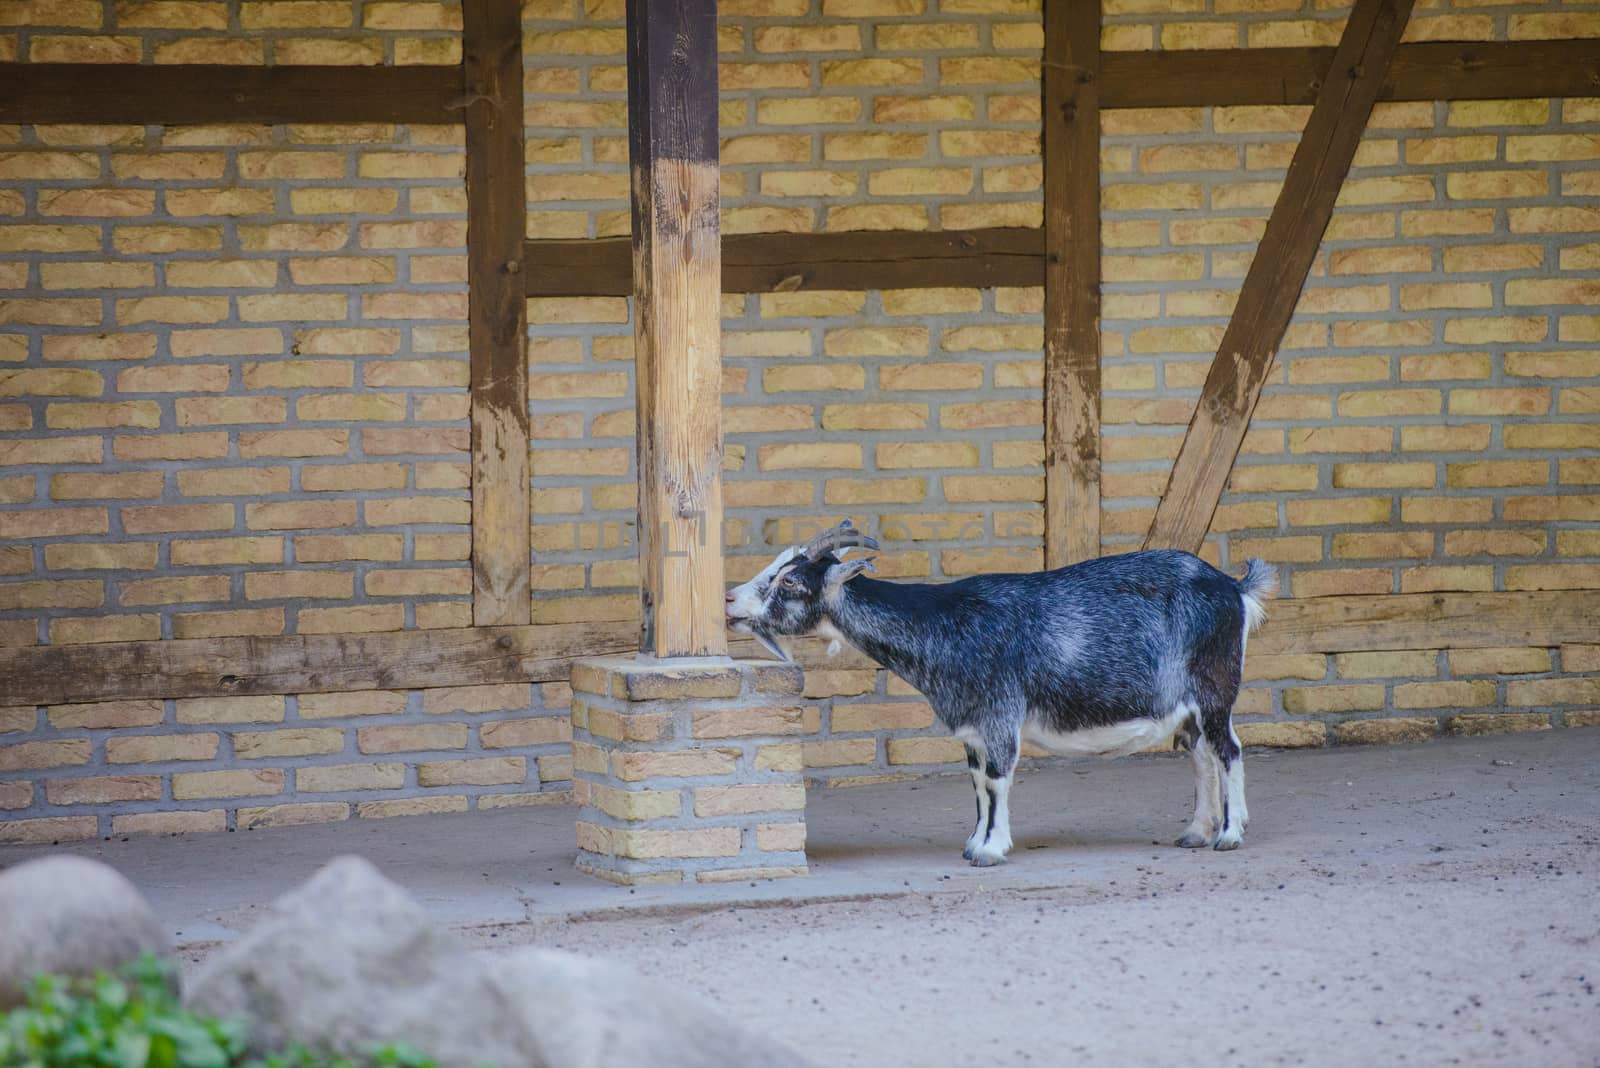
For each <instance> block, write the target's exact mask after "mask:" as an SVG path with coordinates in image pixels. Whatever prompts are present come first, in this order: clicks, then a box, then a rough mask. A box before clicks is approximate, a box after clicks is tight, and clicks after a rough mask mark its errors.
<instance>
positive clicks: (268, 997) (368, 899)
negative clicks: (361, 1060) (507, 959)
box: [184, 857, 546, 1068]
mask: <svg viewBox="0 0 1600 1068" xmlns="http://www.w3.org/2000/svg"><path fill="white" fill-rule="evenodd" d="M184 1000H185V1002H186V1003H187V1004H188V1006H189V1007H190V1008H192V1009H194V1010H196V1011H198V1012H204V1013H209V1014H211V1015H214V1016H222V1017H243V1018H245V1019H246V1020H248V1022H249V1024H250V1047H251V1052H252V1053H254V1054H258V1055H264V1054H267V1053H271V1052H274V1051H277V1050H281V1049H283V1048H284V1047H286V1046H289V1045H291V1044H293V1043H295V1042H300V1043H304V1044H305V1045H307V1046H310V1047H312V1048H314V1049H325V1050H329V1051H332V1052H335V1053H340V1054H344V1055H347V1056H356V1055H361V1054H364V1053H367V1052H369V1051H370V1050H371V1049H372V1048H373V1047H375V1046H379V1045H382V1044H385V1043H389V1042H395V1041H403V1042H406V1043H408V1044H409V1045H412V1046H415V1047H417V1048H418V1049H420V1050H422V1051H424V1052H425V1053H427V1054H429V1055H430V1056H431V1057H433V1058H434V1059H435V1060H436V1061H437V1062H438V1063H439V1064H440V1065H441V1066H443V1068H457V1066H459V1068H472V1066H476V1065H481V1064H491V1065H495V1066H496V1068H520V1066H529V1068H542V1066H544V1065H545V1064H546V1062H545V1061H544V1059H543V1058H542V1056H541V1055H540V1053H539V1050H538V1046H537V1044H536V1043H535V1041H534V1036H533V1034H532V1033H531V1032H530V1031H529V1029H528V1027H527V1025H526V1023H525V1022H524V1021H523V1020H522V1018H521V1017H520V1016H519V1014H518V1013H517V1012H516V1011H515V1006H513V1005H512V1004H510V1003H509V1002H508V1001H506V1000H505V998H504V996H503V995H502V994H501V992H500V991H499V990H498V989H497V988H496V987H495V985H494V984H493V983H491V982H490V981H489V977H488V974H487V972H486V970H485V969H484V968H482V967H481V966H480V965H479V964H478V961H477V960H476V959H475V958H474V957H473V956H472V954H471V953H469V952H468V951H467V950H466V948H465V947H463V946H462V945H461V944H460V943H458V942H457V941H456V940H455V939H454V938H452V937H450V935H449V934H448V933H445V932H441V931H438V930H436V929H435V928H434V927H433V925H432V924H431V923H430V922H429V920H428V917H427V915H426V914H425V913H424V912H423V911H422V908H421V906H419V905H418V904H417V903H416V902H415V901H413V900H412V899H411V897H410V896H409V895H408V894H406V892H405V891H404V890H402V889H400V887H398V886H396V885H395V884H394V883H391V882H390V881H389V880H387V879H385V878H384V877H383V876H382V875H380V874H379V873H378V870H377V869H376V868H374V867H373V866H372V865H371V864H369V863H368V862H367V861H365V860H363V859H361V858H360V857H341V858H339V859H337V860H334V861H332V862H331V863H329V864H328V865H327V866H325V867H324V868H322V869H321V870H320V871H318V872H317V873H316V874H315V875H313V876H312V877H311V878H310V879H309V880H308V881H307V882H306V883H304V884H303V885H301V886H299V887H297V888H295V889H294V890H291V891H290V892H289V893H287V894H285V895H283V896H282V897H280V898H279V899H278V900H277V901H274V902H273V903H272V905H271V906H270V908H269V911H268V913H267V915H266V916H265V917H264V918H263V919H262V920H261V921H260V922H258V923H257V924H256V925H255V927H253V928H251V930H250V931H249V933H248V934H246V935H245V936H244V937H243V938H241V939H239V940H238V941H236V942H234V943H232V944H231V945H229V946H226V947H224V948H223V949H222V950H221V951H219V952H218V953H217V954H216V956H215V957H213V958H212V959H211V960H210V961H209V962H208V963H207V964H206V966H205V967H204V968H203V969H202V970H201V971H200V972H199V973H198V974H196V975H195V976H194V978H193V979H192V980H190V981H189V982H188V983H187V984H186V990H185V998H184Z"/></svg>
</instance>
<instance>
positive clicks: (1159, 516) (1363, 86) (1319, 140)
mask: <svg viewBox="0 0 1600 1068" xmlns="http://www.w3.org/2000/svg"><path fill="white" fill-rule="evenodd" d="M1411 5H1412V0H1356V4H1355V8H1354V9H1353V10H1352V11H1351V12H1350V20H1349V22H1347V23H1346V24H1345V30H1344V36H1343V37H1342V38H1340V41H1339V46H1338V47H1337V48H1336V49H1334V54H1333V64H1332V66H1331V67H1330V68H1329V70H1328V76H1327V78H1326V79H1325V80H1324V81H1323V83H1322V88H1321V90H1320V91H1319V92H1318V94H1317V101H1316V103H1315V104H1313V105H1312V108H1311V118H1310V119H1309V120H1308V121H1307V123H1306V129H1305V133H1304V134H1303V135H1302V136H1301V138H1300V144H1299V146H1298V147H1296V148H1295V152H1294V158H1293V160H1291V161H1290V163H1289V174H1288V177H1287V178H1286V179H1285V181H1284V183H1283V189H1282V191H1281V192H1280V193H1279V194H1278V202H1277V203H1276V204H1275V205H1273V208H1272V215H1271V217H1270V218H1268V220H1267V229H1266V232H1265V233H1264V234H1263V235H1262V237H1261V244H1260V245H1259V246H1258V247H1257V249H1256V255H1255V259H1253V260H1252V261H1251V263H1250V270H1249V272H1248V273H1247V274H1246V275H1245V280H1244V286H1243V288H1241V289H1240V291H1239V302H1238V304H1237V305H1235V307H1234V310H1233V318H1232V319H1230V320H1229V322H1228V328H1227V330H1226V331H1225V332H1224V333H1223V336H1222V345H1221V347H1220V348H1219V349H1218V351H1217V356H1216V359H1214V360H1213V361H1212V363H1211V372H1210V374H1208V375H1207V376H1206V384H1205V388H1204V389H1203V390H1202V391H1201V394H1200V403H1199V406H1198V407H1197V408H1196V409H1195V413H1194V418H1193V419H1192V420H1190V422H1189V430H1188V433H1187V434H1185V435H1184V439H1183V447H1182V448H1181V449H1180V450H1179V452H1178V458H1177V459H1176V460H1175V461H1174V462H1173V465H1172V476H1171V479H1170V480H1169V481H1168V483H1167V489H1166V492H1165V493H1164V494H1163V495H1162V497H1161V503H1160V504H1159V505H1158V506H1157V508H1156V515H1155V519H1154V520H1153V521H1152V522H1151V524H1150V534H1149V536H1148V537H1147V538H1146V539H1145V543H1144V544H1145V548H1147V549H1149V548H1177V549H1188V550H1189V551H1191V552H1193V551H1195V550H1198V549H1199V548H1200V545H1201V542H1203V541H1204V540H1205V536H1206V531H1207V530H1209V529H1210V527H1211V517H1212V515H1213V513H1215V512H1216V510H1217V502H1218V501H1219V500H1220V499H1221V498H1222V490H1223V487H1224V486H1225V485H1226V484H1227V481H1228V474H1229V472H1230V471H1232V469H1233V461H1234V459H1235V457H1237V456H1238V454H1239V445H1240V444H1241V443H1242V442H1243V441H1244V435H1245V431H1246V430H1247V429H1248V428H1249V426H1250V415H1251V413H1252V412H1254V411H1255V407H1256V401H1257V400H1258V399H1260V396H1261V387H1262V385H1263V384H1264V383H1265V382H1266V379H1267V371H1268V369H1269V368H1270V367H1271V365H1272V359H1273V357H1274V356H1275V355H1276V353H1277V348H1278V344H1279V343H1280V342H1281V341H1282V340H1283V333H1284V331H1285V330H1286V329H1288V326H1289V319H1290V317H1291V316H1292V315H1293V314H1294V309H1295V305H1296V304H1297V303H1298V302H1299V299H1300V292H1301V289H1302V288H1303V287H1304V286H1305V282H1306V275H1307V274H1308V273H1310V270H1311V265H1312V263H1313V262H1314V261H1315V259H1316V255H1317V248H1318V246H1320V245H1321V243H1322V234H1323V231H1325V230H1326V229H1327V228H1328V220H1329V219H1330V218H1331V217H1332V216H1333V204H1334V201H1335V200H1336V199H1338V196H1339V188H1340V186H1342V185H1343V184H1344V178H1345V175H1346V174H1347V173H1349V170H1350V162H1351V160H1353V159H1354V158H1355V153H1356V146H1357V145H1359V144H1360V142H1361V134H1362V131H1363V130H1365V129H1366V126H1367V119H1368V117H1370V116H1371V114H1372V105H1373V103H1374V102H1375V101H1376V100H1377V99H1378V93H1379V90H1381V89H1382V88H1383V82H1384V78H1385V77H1386V76H1387V74H1388V70H1389V64H1390V61H1391V60H1392V59H1393V58H1394V52H1395V47H1396V46H1397V45H1398V44H1399V42H1400V34H1401V33H1402V32H1403V31H1404V30H1405V25H1406V20H1407V18H1408V17H1409V16H1410V14H1411Z"/></svg>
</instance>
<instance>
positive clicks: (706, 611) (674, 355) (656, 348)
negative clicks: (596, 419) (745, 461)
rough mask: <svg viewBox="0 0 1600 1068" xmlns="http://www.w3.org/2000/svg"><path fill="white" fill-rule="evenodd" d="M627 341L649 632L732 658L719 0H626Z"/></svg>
mask: <svg viewBox="0 0 1600 1068" xmlns="http://www.w3.org/2000/svg"><path fill="white" fill-rule="evenodd" d="M628 152H629V160H630V164H631V169H632V176H633V293H634V304H633V324H634V325H633V336H634V350H635V367H636V372H635V384H636V388H637V391H638V408H639V421H638V424H639V429H638V460H639V571H640V577H641V586H642V589H641V591H640V594H641V597H642V599H643V608H644V612H643V618H644V633H643V635H642V640H641V645H640V648H641V650H642V651H643V652H646V653H653V654H654V655H656V656H658V657H666V656H720V655H724V654H726V653H727V649H728V639H727V633H726V630H725V628H724V624H723V614H722V609H723V585H722V396H721V390H722V350H721V343H722V341H721V330H722V323H721V320H720V307H719V305H720V301H721V296H722V287H721V278H722V250H721V245H720V241H721V234H720V225H719V223H720V220H719V211H720V209H721V205H720V202H719V184H718V182H719V174H718V171H719V166H720V160H719V152H718V144H717V5H716V0H628Z"/></svg>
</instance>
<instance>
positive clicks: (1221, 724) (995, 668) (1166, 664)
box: [725, 519, 1277, 867]
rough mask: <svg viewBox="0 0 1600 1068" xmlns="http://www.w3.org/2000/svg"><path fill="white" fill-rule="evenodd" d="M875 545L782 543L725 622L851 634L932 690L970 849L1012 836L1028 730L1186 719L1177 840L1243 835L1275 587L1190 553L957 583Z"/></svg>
mask: <svg viewBox="0 0 1600 1068" xmlns="http://www.w3.org/2000/svg"><path fill="white" fill-rule="evenodd" d="M877 547H878V545H877V542H876V541H874V540H873V539H872V538H869V537H867V536H866V535H864V534H862V533H861V532H860V531H858V530H856V529H855V528H854V527H853V526H852V525H851V524H850V521H849V520H848V519H847V520H845V521H844V522H842V523H840V524H839V525H838V526H837V527H834V528H832V529H830V530H825V531H823V532H822V533H820V534H818V535H817V536H816V537H814V538H812V539H811V540H810V541H808V542H807V543H806V544H804V545H797V546H791V547H790V548H788V549H785V550H784V551H783V552H781V553H779V554H778V557H777V558H776V559H775V560H773V561H772V563H771V564H769V565H767V567H766V568H765V569H763V570H762V572H761V573H760V574H759V575H757V576H756V577H755V578H753V579H751V580H750V581H748V582H746V583H743V584H742V585H739V586H737V587H735V588H733V589H732V590H730V591H728V593H727V602H726V607H725V616H726V621H727V623H728V625H729V627H730V628H732V629H733V630H735V631H738V632H742V633H747V634H751V635H754V636H755V637H756V639H757V640H759V641H760V642H761V643H762V644H763V645H765V646H766V647H767V648H768V649H769V650H771V651H772V652H773V653H775V654H776V655H778V656H781V657H783V658H784V659H790V653H789V639H791V638H794V637H798V636H802V635H821V636H823V637H826V638H828V639H830V640H831V641H833V642H840V641H844V642H848V643H850V644H851V645H853V646H855V647H856V648H857V649H859V650H861V652H863V653H865V654H866V655H867V656H869V657H871V658H872V659H874V660H876V661H877V662H878V663H880V664H882V665H883V666H884V667H886V668H888V669H889V670H891V671H893V672H894V673H895V674H896V675H899V676H900V677H901V678H903V679H905V680H906V681H907V682H909V683H910V684H911V685H913V686H915V687H916V688H917V689H918V690H920V691H921V692H922V693H923V694H924V695H925V696H926V697H927V698H928V701H929V703H930V704H932V706H933V710H934V712H935V714H936V715H937V716H938V717H939V721H940V722H941V723H943V724H944V725H945V727H947V728H949V729H950V730H951V731H952V732H953V733H954V734H955V735H956V737H957V738H960V739H961V741H962V742H963V743H964V744H965V746H966V751H967V767H968V769H969V771H970V772H971V774H972V784H973V788H974V790H975V792H976V794H977V803H978V822H977V826H976V828H975V829H974V830H973V832H972V835H971V837H969V838H968V839H967V844H966V848H965V849H964V850H963V851H962V854H961V855H962V856H963V857H964V858H965V859H967V860H970V861H971V862H972V863H973V864H974V865H975V866H979V867H987V866H989V865H992V864H998V863H1000V862H1001V861H1002V860H1004V859H1005V855H1006V852H1007V851H1008V850H1009V849H1010V848H1011V827H1010V811H1009V797H1010V792H1011V783H1012V777H1013V775H1014V773H1015V771H1016V766H1017V758H1018V756H1019V754H1020V752H1021V749H1022V742H1023V740H1024V739H1026V740H1028V741H1032V742H1035V743H1037V744H1039V745H1041V746H1043V747H1044V748H1046V749H1048V750H1050V751H1052V752H1055V753H1062V754H1068V753H1074V754H1082V753H1091V754H1099V755H1103V756H1121V755H1125V754H1128V753H1133V752H1136V751H1138V750H1141V749H1146V748H1149V747H1151V746H1154V745H1159V744H1162V743H1167V742H1170V741H1171V739H1172V738H1173V736H1174V735H1175V734H1178V733H1179V732H1182V740H1185V741H1187V742H1188V744H1189V749H1190V751H1191V753H1192V755H1193V759H1194V769H1195V807H1194V818H1193V819H1192V820H1191V821H1190V823H1189V826H1188V829H1187V830H1185V831H1184V833H1183V835H1182V836H1181V837H1180V838H1179V839H1178V840H1177V842H1176V843H1175V844H1176V845H1179V846H1183V847H1186V848H1191V849H1192V848H1198V847H1202V846H1207V845H1210V846H1213V847H1214V848H1216V849H1222V850H1226V849H1236V848H1238V846H1239V843H1240V841H1241V836H1242V835H1243V832H1244V829H1245V825H1246V823H1248V822H1249V819H1250V816H1249V811H1248V809H1247V808H1246V806H1245V798H1244V768H1243V765H1242V763H1241V759H1240V745H1239V736H1238V734H1236V733H1235V732H1234V729H1233V723H1232V715H1233V702H1234V700H1235V698H1236V697H1237V696H1238V693H1239V677H1240V672H1241V669H1242V666H1243V662H1244V650H1245V641H1246V639H1247V637H1248V636H1249V634H1250V632H1251V631H1253V630H1254V629H1255V628H1256V627H1257V626H1259V625H1260V623H1261V621H1262V620H1263V619H1264V618H1265V615H1266V613H1265V609H1264V607H1263V601H1265V600H1266V599H1267V598H1269V597H1270V596H1271V595H1272V594H1273V593H1274V592H1275V590H1276V587H1277V577H1276V575H1275V573H1274V572H1273V569H1272V568H1271V566H1270V565H1268V564H1266V563H1263V562H1262V561H1260V560H1251V561H1250V562H1249V564H1248V565H1247V567H1246V570H1245V573H1244V577H1243V578H1240V579H1234V578H1233V577H1231V576H1229V575H1227V574H1224V573H1223V572H1221V571H1218V570H1217V569H1216V568H1214V567H1212V566H1211V565H1210V564H1208V563H1206V562H1205V561H1204V560H1201V559H1200V558H1199V557H1197V556H1194V555H1193V554H1191V553H1186V552H1179V551H1176V550H1148V551H1144V552H1134V553H1127V554H1125V555H1119V556H1108V557H1102V558H1100V559H1097V560H1086V561H1084V562H1083V563H1079V564H1073V565H1071V566H1068V567H1062V568H1057V569H1055V570H1053V571H1039V572H1033V573H1029V574H997V575H977V576H974V577H972V578H966V579H961V580H959V581H956V582H949V583H940V584H929V583H897V582H885V581H878V580H874V579H869V578H866V577H864V576H862V572H863V571H866V570H875V569H873V568H872V565H871V563H870V562H869V561H868V560H865V559H851V560H849V561H845V560H844V559H842V557H843V556H844V555H845V553H846V552H847V551H848V550H849V549H852V548H863V549H876V548H877Z"/></svg>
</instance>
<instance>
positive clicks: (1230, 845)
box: [1211, 834, 1244, 853]
mask: <svg viewBox="0 0 1600 1068" xmlns="http://www.w3.org/2000/svg"><path fill="white" fill-rule="evenodd" d="M1243 841H1244V839H1243V838H1241V837H1240V836H1239V835H1237V834H1224V835H1222V836H1221V837H1219V838H1218V839H1217V844H1216V845H1214V846H1212V847H1211V848H1212V849H1215V850H1216V851H1217V852H1219V853H1226V852H1227V851H1228V850H1230V849H1238V848H1239V845H1240V843H1241V842H1243Z"/></svg>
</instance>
